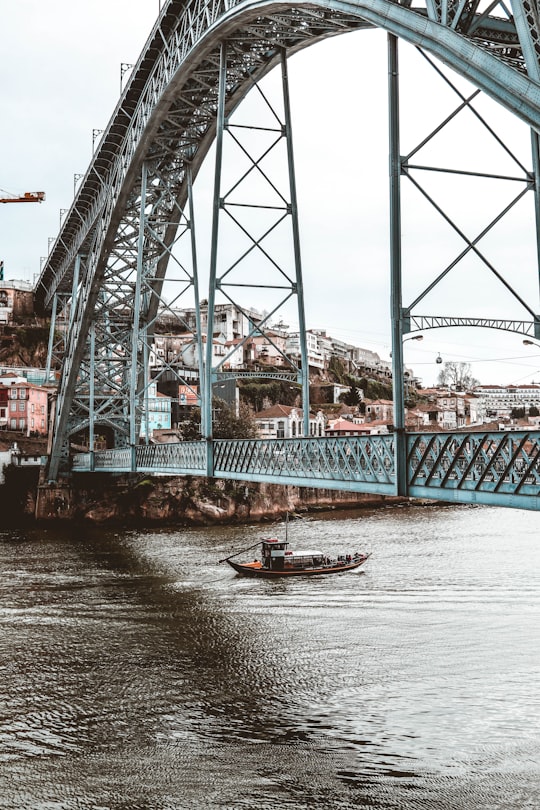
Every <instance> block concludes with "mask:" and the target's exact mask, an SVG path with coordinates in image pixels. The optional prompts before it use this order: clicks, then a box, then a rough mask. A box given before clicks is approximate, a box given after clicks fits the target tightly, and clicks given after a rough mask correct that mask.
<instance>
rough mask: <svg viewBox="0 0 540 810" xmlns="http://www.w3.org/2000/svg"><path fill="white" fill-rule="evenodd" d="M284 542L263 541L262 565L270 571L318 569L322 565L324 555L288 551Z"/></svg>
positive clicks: (313, 552)
mask: <svg viewBox="0 0 540 810" xmlns="http://www.w3.org/2000/svg"><path fill="white" fill-rule="evenodd" d="M288 545H289V544H288V542H287V541H286V540H277V539H272V540H263V543H262V558H263V559H262V563H263V566H264V567H265V568H270V569H271V570H272V571H283V570H284V569H286V568H313V567H315V568H318V567H320V566H322V565H323V564H324V560H325V558H324V555H323V554H322V553H321V552H320V551H289V548H288Z"/></svg>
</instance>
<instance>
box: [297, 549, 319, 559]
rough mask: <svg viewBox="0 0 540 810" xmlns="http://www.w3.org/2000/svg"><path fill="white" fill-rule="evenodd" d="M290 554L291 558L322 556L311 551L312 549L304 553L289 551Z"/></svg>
mask: <svg viewBox="0 0 540 810" xmlns="http://www.w3.org/2000/svg"><path fill="white" fill-rule="evenodd" d="M290 554H291V556H293V557H322V556H323V553H322V551H313V550H312V549H307V551H305V550H304V549H300V550H298V551H291V552H290Z"/></svg>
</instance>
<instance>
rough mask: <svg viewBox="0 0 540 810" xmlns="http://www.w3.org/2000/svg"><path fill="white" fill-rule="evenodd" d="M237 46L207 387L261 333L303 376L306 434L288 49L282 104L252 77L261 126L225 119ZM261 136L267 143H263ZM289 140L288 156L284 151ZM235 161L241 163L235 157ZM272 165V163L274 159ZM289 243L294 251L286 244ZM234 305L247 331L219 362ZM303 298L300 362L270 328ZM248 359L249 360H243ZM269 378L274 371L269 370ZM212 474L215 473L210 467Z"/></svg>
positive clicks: (219, 201)
mask: <svg viewBox="0 0 540 810" xmlns="http://www.w3.org/2000/svg"><path fill="white" fill-rule="evenodd" d="M237 58H238V54H237V47H233V48H232V54H231V47H230V46H229V47H227V46H226V45H223V46H222V48H221V59H220V82H219V99H218V101H219V106H218V111H217V134H216V172H215V184H214V203H213V210H214V218H213V224H212V245H211V258H210V289H209V296H208V333H207V345H206V368H205V375H206V389H207V390H208V391H209V392H210V391H211V390H212V385H213V383H214V381H215V380H216V379H217V374H218V373H219V372H220V371H221V372H222V371H223V369H225V368H227V366H228V365H229V364H230V362H231V360H232V359H233V357H234V356H235V355H236V356H238V352H242V351H243V347H244V346H245V344H246V343H247V342H248V341H249V340H251V339H252V338H253V337H254V336H262V337H264V338H265V340H266V341H267V343H269V344H271V345H272V346H273V347H274V349H275V350H276V352H277V355H278V356H279V357H280V358H281V362H283V363H284V364H285V365H286V367H287V368H288V369H289V371H290V372H292V373H294V374H296V377H297V380H298V382H300V383H301V385H302V400H303V421H304V434H305V435H307V434H308V433H309V369H308V358H307V348H306V324H305V315H304V287H303V280H302V267H301V260H300V238H299V231H298V205H297V201H296V186H295V176H294V161H293V148H292V132H291V120H290V104H289V86H288V75H287V60H286V54H285V51H284V50H283V49H282V50H281V52H280V68H281V80H282V81H281V88H282V98H281V102H282V103H281V105H280V108H278V106H277V104H276V103H275V102H273V101H272V100H271V99H270V98H269V97H268V94H266V93H265V92H264V91H263V90H262V88H261V86H260V84H258V83H256V82H255V81H253V89H252V92H256V93H257V100H258V101H260V102H262V106H263V112H264V113H266V115H267V117H268V119H269V120H268V121H266V120H264V119H263V121H264V123H261V119H260V118H259V119H258V121H259V122H258V125H257V126H254V125H253V126H252V125H249V124H244V123H241V124H240V123H236V122H235V120H234V119H232V120H231V119H230V118H226V117H225V102H226V87H227V82H228V79H229V73H228V65H229V62H232V64H233V66H234V65H235V63H236V61H237ZM226 135H228V136H229V141H232V143H231V144H230V145H231V146H232V145H234V146H235V147H236V149H237V153H239V156H238V157H237V160H238V171H237V172H235V174H234V176H232V177H231V178H230V179H229V181H228V184H227V186H226V187H224V182H223V176H222V175H223V161H224V157H226V152H225V154H224V151H225V150H226V145H227V144H226V143H225V142H224V141H225V136H226ZM261 136H262V143H261ZM283 144H284V150H282V151H284V152H285V154H284V155H283V154H282V152H280V151H279V150H280V147H281V146H282V145H283ZM272 158H275V159H277V161H278V162H279V161H281V162H283V163H284V164H285V166H284V167H283V168H287V172H286V174H285V180H283V179H282V182H281V183H280V182H279V178H278V177H276V172H275V170H274V171H271V170H270V169H269V168H268V160H269V159H270V160H272ZM229 163H230V164H233V165H234V161H231V160H230V159H229ZM270 165H271V164H270ZM225 218H226V219H227V223H225V224H229V226H230V225H231V224H232V228H231V229H230V230H231V233H230V238H231V241H232V242H233V244H234V246H235V249H234V252H233V254H232V255H231V256H230V257H229V258H228V260H227V261H223V259H222V260H221V261H220V250H219V233H220V227H222V224H223V219H225ZM283 243H285V244H287V243H290V246H289V249H288V250H285V255H283V251H282V250H280V248H282V246H283ZM246 289H251V290H257V291H258V292H259V294H260V292H261V291H264V290H266V291H267V295H268V293H270V292H271V293H273V294H274V298H273V299H272V302H271V304H270V311H269V312H267V313H266V314H265V315H264V316H263V317H262V318H261V319H259V320H257V321H255V320H253V319H252V318H251V317H250V315H249V314H248V312H247V311H246V309H245V305H243V304H242V302H241V301H240V300H239V293H244V292H245V290H246ZM218 292H219V293H221V295H222V296H223V297H224V298H225V299H226V300H227V301H229V303H231V304H233V306H235V307H236V308H237V309H238V310H239V311H240V312H242V314H243V315H244V316H245V317H246V319H247V321H248V323H249V330H248V333H247V335H244V336H243V337H242V338H241V339H240V340H239V342H238V344H237V345H234V346H232V348H231V349H230V350H229V351H228V352H226V354H225V355H224V356H223V357H222V358H220V359H218V360H213V346H212V340H211V332H210V327H211V324H213V322H214V311H215V309H214V308H215V300H216V293H218ZM291 298H296V311H297V314H298V322H299V347H300V363H298V361H297V359H296V358H293V357H291V355H290V354H287V353H286V352H285V351H283V350H282V349H281V348H280V347H279V346H278V345H277V344H276V343H275V341H274V339H273V338H272V335H271V333H270V331H269V326H270V323H271V319H273V318H274V317H276V316H277V315H278V314H279V313H280V311H282V308H283V306H284V305H285V304H286V303H287V302H288V301H289V300H290V299H291ZM240 359H242V358H240ZM265 376H275V375H274V374H272V375H265ZM203 429H204V434H205V436H206V437H207V438H211V437H212V402H211V397H210V396H208V397H207V398H206V401H205V418H204V420H203ZM208 472H209V474H211V473H212V470H210V469H209V471H208Z"/></svg>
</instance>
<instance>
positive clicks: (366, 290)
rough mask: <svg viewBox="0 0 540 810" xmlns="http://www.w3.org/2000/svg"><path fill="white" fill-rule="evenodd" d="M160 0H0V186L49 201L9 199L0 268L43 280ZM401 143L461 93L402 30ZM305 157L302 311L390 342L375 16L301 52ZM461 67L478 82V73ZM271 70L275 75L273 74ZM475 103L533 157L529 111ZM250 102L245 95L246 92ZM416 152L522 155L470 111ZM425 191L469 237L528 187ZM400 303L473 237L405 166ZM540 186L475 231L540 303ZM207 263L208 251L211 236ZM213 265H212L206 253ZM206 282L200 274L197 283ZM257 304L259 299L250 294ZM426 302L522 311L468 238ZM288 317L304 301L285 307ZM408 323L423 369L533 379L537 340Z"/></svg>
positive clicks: (204, 206)
mask: <svg viewBox="0 0 540 810" xmlns="http://www.w3.org/2000/svg"><path fill="white" fill-rule="evenodd" d="M158 7H159V3H158V0H114V1H113V2H110V0H109V1H108V2H104V0H92V2H90V0H78V2H76V3H74V2H72V1H70V0H49V2H47V3H43V2H42V0H19V1H18V2H17V3H10V4H7V3H5V4H4V7H3V9H2V27H1V30H0V70H1V75H2V83H1V85H0V94H1V101H2V107H1V110H2V114H1V119H0V120H1V124H2V125H1V127H0V155H1V160H0V188H1V189H4V190H7V191H9V192H24V191H45V192H46V194H47V201H46V202H45V203H43V204H42V205H34V204H30V205H3V206H1V208H0V259H3V260H4V262H5V268H6V269H5V277H6V278H7V279H25V280H28V281H34V279H35V277H36V275H37V274H38V273H39V268H40V257H41V256H45V255H46V254H47V249H48V240H49V238H51V237H55V236H56V234H57V232H58V228H59V222H60V210H61V209H67V208H69V206H70V204H71V201H72V199H73V191H74V174H75V173H84V172H85V170H86V168H87V165H88V162H89V160H90V157H91V153H92V130H93V129H103V128H104V127H105V126H106V124H107V122H108V119H109V117H110V115H111V114H112V111H113V109H114V106H115V103H116V101H117V99H118V95H119V92H120V64H121V63H122V62H125V63H134V62H135V61H136V60H137V57H138V55H139V52H140V49H141V47H142V45H143V44H144V41H145V40H146V38H147V36H148V33H149V31H150V29H151V26H152V24H153V22H154V20H155V17H156V15H157V13H158ZM400 67H401V78H402V81H401V100H402V121H401V133H402V137H401V152H402V154H406V153H409V152H410V151H411V150H412V149H413V148H414V147H415V146H416V144H418V143H419V142H420V141H421V140H422V139H423V138H424V137H425V136H426V135H428V134H429V132H430V131H431V129H432V128H433V127H435V126H436V125H438V124H439V123H440V121H442V120H443V119H444V118H445V117H446V116H447V115H448V114H449V113H450V112H451V111H452V109H453V108H454V107H455V106H456V103H457V97H456V96H455V95H454V94H453V92H452V91H451V90H450V89H449V87H448V86H447V85H446V84H445V82H444V81H442V80H441V78H440V77H438V76H437V75H436V74H435V72H434V71H433V70H432V69H431V68H428V67H426V65H425V61H424V60H423V59H422V57H421V56H420V55H419V54H418V53H417V52H416V51H415V50H414V49H412V48H410V47H409V46H407V45H405V44H403V45H402V46H401V47H400ZM289 73H290V90H291V101H292V115H293V134H294V145H295V162H296V173H297V184H298V200H299V212H300V228H301V235H302V261H303V272H304V282H305V291H306V292H305V296H306V320H307V325H308V327H313V328H326V329H327V331H328V333H329V334H331V335H333V336H335V337H337V338H340V339H343V340H347V341H350V342H351V343H354V344H356V345H361V346H365V347H366V348H370V349H373V350H375V351H378V352H379V354H380V355H381V356H382V357H383V358H384V359H388V357H389V351H390V339H389V334H390V321H389V271H388V241H389V240H388V232H389V231H388V157H387V93H386V88H387V66H386V34H385V33H384V32H382V31H365V32H357V33H354V34H347V35H344V36H340V37H337V38H333V39H331V40H327V41H325V42H324V43H321V44H319V45H316V46H314V47H312V48H310V49H308V50H307V51H306V52H304V53H302V54H298V55H297V56H295V57H293V58H292V59H291V60H290V64H289ZM453 78H454V81H455V82H456V83H457V84H458V86H459V87H460V89H461V90H463V91H465V92H467V93H469V92H470V91H471V88H470V86H468V85H466V83H464V82H463V81H461V80H460V79H459V78H458V77H456V76H454V77H453ZM269 84H270V85H271V80H270V82H269ZM477 107H478V109H479V110H481V111H482V113H483V114H485V115H486V116H487V117H488V120H489V122H490V123H491V125H492V126H493V127H494V128H495V130H496V131H497V133H498V134H499V135H500V136H501V137H503V138H504V139H505V142H506V143H508V145H509V146H510V147H511V149H512V150H515V152H516V154H517V155H518V156H519V158H520V160H521V161H522V162H524V163H525V164H526V166H527V167H528V168H529V167H530V137H529V132H528V130H527V128H526V127H525V125H523V124H521V123H520V122H518V121H517V120H516V119H514V118H512V117H511V116H510V115H509V114H507V113H505V112H504V111H503V110H501V108H500V107H498V106H497V105H496V104H494V103H493V102H490V101H489V99H485V98H482V97H481V98H480V100H479V101H478V103H477ZM238 114H239V115H240V114H241V111H240V110H239V113H238ZM414 162H416V163H419V164H420V163H423V164H429V165H432V166H439V167H441V166H445V167H449V168H461V169H466V170H468V171H483V172H496V173H498V174H504V175H512V176H514V175H516V174H517V173H518V172H517V169H516V167H515V165H514V164H513V161H512V159H511V158H510V157H509V156H508V155H507V154H506V153H505V152H504V150H503V149H502V148H501V147H500V145H498V144H496V142H495V141H494V139H493V138H492V137H491V136H488V135H486V134H485V133H484V131H483V129H482V127H481V126H480V125H479V124H478V122H477V121H476V119H475V118H474V116H473V115H471V114H470V113H469V112H466V113H465V114H462V115H461V116H460V117H459V118H458V119H457V120H456V121H455V122H453V123H452V124H451V125H450V126H448V127H446V128H445V129H444V130H443V131H442V133H441V134H440V135H439V136H437V138H434V139H433V141H432V142H430V143H429V144H428V145H427V146H426V147H425V148H424V149H423V150H422V151H421V152H420V153H419V154H418V155H417V156H415V158H414ZM416 176H417V177H418V179H421V180H422V182H423V183H424V185H425V186H426V188H428V189H429V192H430V193H431V194H433V195H434V196H435V197H436V199H437V201H438V202H439V203H440V204H441V205H442V207H443V208H444V209H445V210H446V211H447V212H448V213H449V214H450V216H451V217H453V218H454V219H455V221H456V223H457V225H458V226H459V227H460V228H461V229H462V230H463V231H464V232H465V233H466V235H467V236H468V237H470V238H475V237H476V236H477V234H478V233H479V232H480V231H481V230H482V229H483V228H484V227H485V226H486V225H487V223H488V222H489V221H490V219H491V217H493V216H495V215H496V214H497V213H498V212H499V210H500V208H501V207H502V206H503V205H505V204H506V203H507V202H508V201H509V200H510V199H511V198H512V197H513V196H514V194H515V193H516V192H517V185H518V184H517V183H514V182H510V181H509V182H502V181H495V180H492V179H489V180H481V181H480V180H473V179H470V178H469V179H468V180H466V181H463V180H462V179H460V180H459V181H458V178H457V177H456V176H455V175H452V176H444V175H441V174H440V173H426V172H422V176H421V178H420V176H419V175H416ZM211 177H212V167H211V165H208V166H207V167H205V168H204V169H203V171H202V172H201V174H200V176H199V179H198V182H197V188H196V192H197V210H198V211H199V212H200V211H203V213H202V215H201V216H200V221H201V222H202V224H203V230H202V231H201V228H199V225H198V228H197V232H198V238H199V241H200V243H201V244H203V243H204V242H207V239H205V234H204V225H205V220H206V221H207V222H209V218H208V216H207V211H208V206H209V202H210V200H211V197H210V194H211ZM402 187H403V201H402V207H403V264H404V303H410V302H411V301H413V300H414V299H415V298H416V296H417V295H418V293H419V292H421V291H422V290H423V289H424V288H425V286H426V285H427V284H428V283H429V282H430V281H431V280H432V279H433V278H434V277H435V276H436V275H438V273H439V272H441V270H443V269H444V268H445V267H446V266H447V265H448V264H449V263H450V262H451V261H452V259H453V258H454V257H455V256H456V255H457V254H458V253H459V252H460V251H461V250H462V248H463V245H464V243H463V241H462V240H461V239H460V238H459V237H458V236H456V234H455V233H454V232H453V231H452V229H451V228H450V227H449V226H448V225H447V224H446V223H445V222H444V221H443V220H442V218H441V217H440V215H438V214H437V213H436V212H434V211H433V209H431V208H430V207H429V206H428V205H427V204H426V203H425V202H424V201H423V199H422V197H421V195H420V194H419V193H418V192H417V191H416V190H415V189H414V188H413V186H412V185H411V184H410V183H409V182H408V181H407V180H406V179H404V181H403V183H402ZM533 236H534V216H533V196H532V193H531V192H529V193H528V194H527V195H525V198H524V200H523V201H522V202H521V203H520V204H519V205H518V206H517V207H516V208H515V209H514V210H513V211H512V213H511V214H510V215H509V216H508V217H505V219H504V220H503V222H502V223H501V225H499V226H498V227H497V229H496V230H495V231H494V232H493V234H492V235H490V237H489V239H488V240H486V241H485V242H484V241H483V242H482V243H480V247H481V248H482V250H484V251H485V254H486V256H487V257H488V259H489V261H490V262H491V263H492V264H493V265H494V266H495V267H496V268H497V270H498V271H499V272H500V273H501V275H502V276H503V277H504V278H507V279H509V280H511V282H512V284H513V285H514V286H515V287H516V288H517V292H518V293H519V295H520V296H521V297H522V298H523V299H524V300H526V301H527V302H528V303H529V304H530V305H531V306H532V308H533V309H534V310H535V311H539V310H540V306H539V305H538V299H539V295H538V271H537V266H536V254H535V244H534V239H533ZM200 260H201V263H202V265H203V266H204V263H205V262H206V261H207V257H206V255H205V251H204V250H203V251H202V252H201V257H200ZM203 270H204V267H203ZM201 295H204V289H203V290H202V291H201ZM250 303H251V305H252V306H254V307H259V308H261V309H262V308H264V306H265V302H264V301H263V300H256V299H255V296H254V298H253V300H252V301H251V302H250ZM415 311H416V312H417V313H419V314H422V315H456V316H475V317H498V318H519V319H523V320H529V319H530V316H529V314H528V313H527V312H526V311H525V310H524V309H523V308H522V307H521V306H520V305H519V304H518V303H517V302H515V301H514V300H512V298H511V296H509V295H508V293H506V292H505V291H504V288H503V286H502V285H501V283H500V282H499V281H496V280H495V278H494V276H493V275H492V274H491V273H490V272H489V271H488V270H487V269H486V268H485V267H484V266H483V265H482V263H481V262H480V261H479V260H478V259H477V258H474V257H473V256H471V257H469V258H468V259H467V261H466V262H462V263H460V265H458V266H457V267H456V268H455V269H454V270H453V271H452V272H451V273H449V275H448V276H447V278H446V279H445V280H444V282H443V283H442V284H441V285H440V286H439V287H437V288H436V290H435V291H433V292H432V293H431V294H430V295H429V296H427V297H426V298H425V299H424V300H423V301H422V303H421V304H420V305H419V306H418V307H417V308H416V310H415ZM285 316H286V319H289V320H291V321H294V314H293V313H285ZM424 335H425V337H424V340H423V341H422V342H421V343H416V342H414V341H409V342H408V343H406V345H405V350H406V351H405V358H406V362H407V364H408V365H410V366H412V367H413V368H414V370H415V372H416V374H418V376H420V377H421V378H423V380H424V383H425V384H426V385H428V384H431V383H433V382H434V380H435V378H436V376H437V372H438V371H439V370H440V366H438V365H437V364H436V362H435V361H436V358H437V356H438V355H439V354H440V356H441V357H442V359H443V360H444V361H450V360H453V361H458V362H461V361H462V362H467V363H470V364H471V371H472V373H473V375H474V376H475V377H477V378H479V379H480V380H481V382H483V383H491V382H502V383H512V382H523V383H525V382H531V381H532V380H535V381H536V380H538V381H540V348H539V349H536V348H534V347H525V346H523V345H522V339H521V338H520V337H519V336H518V335H514V334H510V333H499V332H495V331H493V330H478V329H476V330H456V329H452V330H438V331H435V330H433V331H427V332H425V333H424Z"/></svg>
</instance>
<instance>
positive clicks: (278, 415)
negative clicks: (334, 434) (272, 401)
mask: <svg viewBox="0 0 540 810" xmlns="http://www.w3.org/2000/svg"><path fill="white" fill-rule="evenodd" d="M253 418H254V421H255V422H256V424H257V430H258V432H259V436H260V437H261V438H263V439H296V438H298V437H299V436H303V435H304V421H303V413H302V411H301V410H300V409H299V408H294V407H292V406H290V405H272V407H271V408H266V409H265V410H264V411H259V412H258V413H256V414H255V416H254V417H253ZM309 435H310V436H324V414H323V413H322V411H319V412H318V413H317V414H316V415H313V414H310V415H309Z"/></svg>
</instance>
